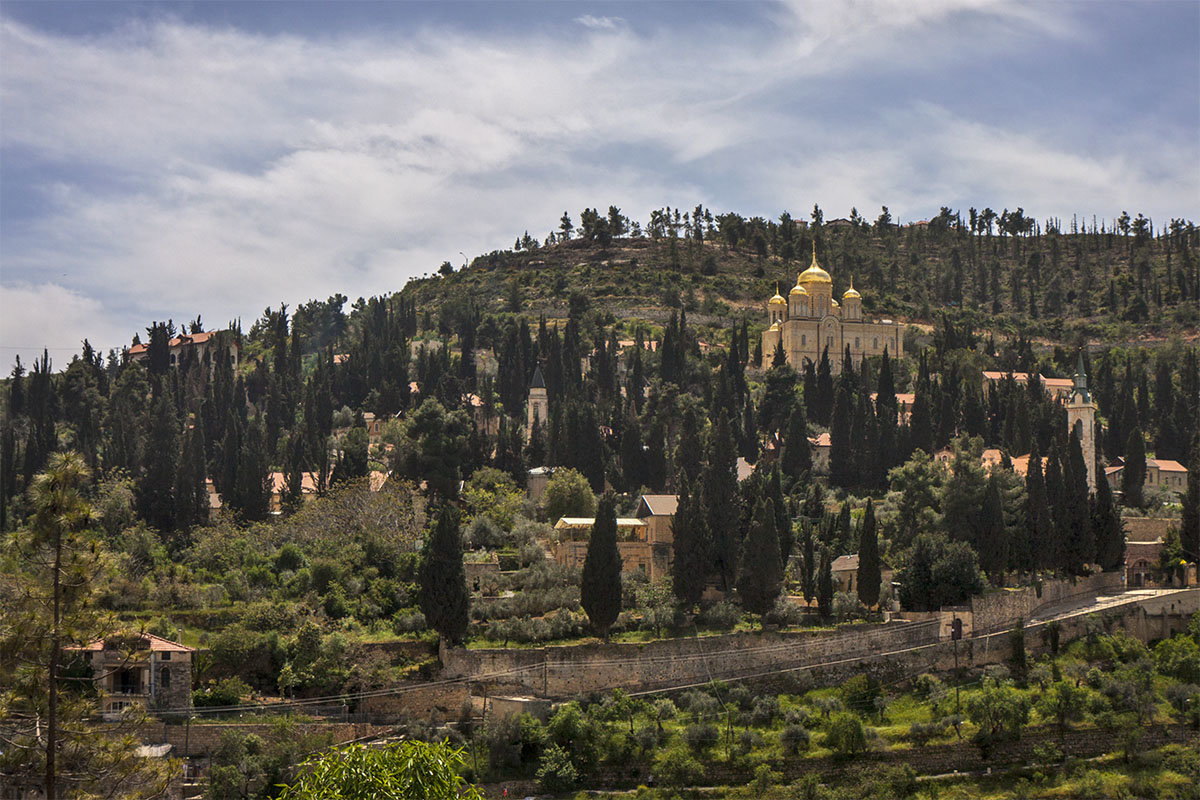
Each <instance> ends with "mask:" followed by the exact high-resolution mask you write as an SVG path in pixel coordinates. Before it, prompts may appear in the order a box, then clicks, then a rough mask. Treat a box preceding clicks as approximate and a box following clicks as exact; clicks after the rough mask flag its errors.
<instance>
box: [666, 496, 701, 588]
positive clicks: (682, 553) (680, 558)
mask: <svg viewBox="0 0 1200 800" xmlns="http://www.w3.org/2000/svg"><path fill="white" fill-rule="evenodd" d="M671 535H672V538H673V539H674V545H673V546H674V549H675V560H674V561H673V562H672V563H671V588H672V590H673V591H674V592H675V597H676V598H678V600H679V602H680V604H682V605H683V606H685V607H687V608H691V607H692V606H694V605H696V603H698V602H700V597H701V595H703V594H704V586H705V582H706V581H705V575H706V574H707V572H708V565H709V555H708V539H709V537H708V524H707V521H706V520H705V515H704V507H703V505H701V503H700V493H699V492H698V491H693V485H692V484H691V483H690V482H689V481H687V479H686V478H685V479H684V481H683V484H682V485H681V486H680V487H679V503H678V506H677V508H676V511H675V517H674V518H673V519H672V520H671Z"/></svg>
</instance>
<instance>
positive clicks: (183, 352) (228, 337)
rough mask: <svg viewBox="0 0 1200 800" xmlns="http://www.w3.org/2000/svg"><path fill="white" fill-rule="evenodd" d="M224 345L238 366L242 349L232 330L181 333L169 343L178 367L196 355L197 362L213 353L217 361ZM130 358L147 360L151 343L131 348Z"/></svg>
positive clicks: (231, 359) (174, 361) (234, 363)
mask: <svg viewBox="0 0 1200 800" xmlns="http://www.w3.org/2000/svg"><path fill="white" fill-rule="evenodd" d="M221 347H224V348H225V349H226V350H227V351H228V353H229V361H230V363H231V364H232V365H233V367H234V369H237V366H238V355H239V353H240V352H241V349H240V347H239V345H238V342H237V338H236V337H235V336H234V335H233V333H231V332H230V331H205V332H203V333H181V334H179V335H178V336H176V337H175V338H174V339H172V340H171V341H170V343H169V344H168V345H167V348H168V352H169V354H170V359H171V366H172V367H177V366H179V365H180V364H182V363H183V362H184V360H185V359H187V358H190V357H192V356H195V359H196V361H197V363H199V362H201V361H203V360H204V356H205V355H206V354H208V353H210V352H211V353H212V357H213V364H214V365H215V363H216V357H217V352H218V350H219V349H220V348H221ZM129 358H130V359H131V360H133V361H146V360H147V359H149V358H150V345H148V344H145V343H143V342H139V343H138V344H135V345H133V346H131V347H130V348H129Z"/></svg>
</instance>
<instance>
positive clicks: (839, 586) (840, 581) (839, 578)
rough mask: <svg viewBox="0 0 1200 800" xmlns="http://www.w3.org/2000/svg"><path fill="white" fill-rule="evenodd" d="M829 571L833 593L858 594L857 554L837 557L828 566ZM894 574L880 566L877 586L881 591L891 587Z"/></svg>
mask: <svg viewBox="0 0 1200 800" xmlns="http://www.w3.org/2000/svg"><path fill="white" fill-rule="evenodd" d="M830 570H831V571H832V572H833V590H834V591H835V592H847V593H848V594H856V593H857V592H858V553H853V554H851V555H848V556H838V557H837V558H835V559H834V560H833V564H831V565H830ZM894 574H895V573H894V570H892V568H891V567H889V566H886V565H883V564H881V565H880V568H879V577H880V580H879V585H880V588H881V589H882V587H884V586H890V585H891V583H892V576H893V575H894Z"/></svg>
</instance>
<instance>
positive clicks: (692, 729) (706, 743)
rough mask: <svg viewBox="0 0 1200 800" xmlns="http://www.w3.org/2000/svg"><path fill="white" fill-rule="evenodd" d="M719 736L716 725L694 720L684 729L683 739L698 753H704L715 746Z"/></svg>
mask: <svg viewBox="0 0 1200 800" xmlns="http://www.w3.org/2000/svg"><path fill="white" fill-rule="evenodd" d="M719 738H720V734H719V733H718V732H717V726H716V725H709V724H706V723H699V722H694V723H692V724H691V725H688V726H687V727H686V728H684V729H683V740H684V741H685V742H687V746H688V748H689V749H691V751H692V752H693V753H695V754H697V755H704V754H705V753H707V752H708V751H709V750H711V749H712V748H713V747H715V746H716V744H717V740H718V739H719Z"/></svg>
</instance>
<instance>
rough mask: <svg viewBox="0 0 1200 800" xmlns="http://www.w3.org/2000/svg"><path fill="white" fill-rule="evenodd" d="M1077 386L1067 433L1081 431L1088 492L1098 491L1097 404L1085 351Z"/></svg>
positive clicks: (1081, 445)
mask: <svg viewBox="0 0 1200 800" xmlns="http://www.w3.org/2000/svg"><path fill="white" fill-rule="evenodd" d="M1072 379H1073V380H1074V381H1075V386H1074V387H1073V388H1072V389H1071V399H1070V401H1069V402H1068V403H1067V433H1068V434H1069V433H1070V432H1071V431H1074V430H1078V431H1079V444H1080V447H1081V449H1082V450H1083V463H1084V466H1086V467H1087V483H1088V491H1089V492H1094V491H1096V404H1095V403H1093V402H1092V395H1091V392H1089V391H1088V381H1087V372H1086V369H1085V367H1084V366H1083V350H1082V349H1081V350H1080V351H1079V362H1078V363H1077V364H1076V366H1075V375H1074V376H1073V378H1072Z"/></svg>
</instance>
